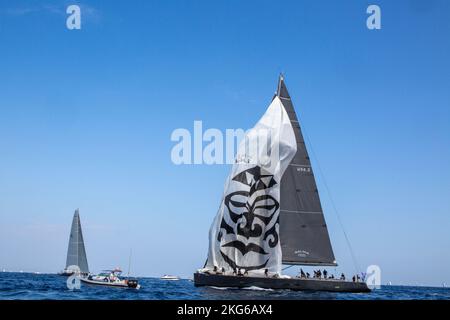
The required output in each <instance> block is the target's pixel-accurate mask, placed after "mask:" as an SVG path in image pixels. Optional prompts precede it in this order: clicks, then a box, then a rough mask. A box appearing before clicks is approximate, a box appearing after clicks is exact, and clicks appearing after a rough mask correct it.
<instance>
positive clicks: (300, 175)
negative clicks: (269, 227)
mask: <svg viewBox="0 0 450 320" xmlns="http://www.w3.org/2000/svg"><path fill="white" fill-rule="evenodd" d="M276 95H277V96H278V97H279V98H280V100H281V102H282V104H283V106H284V108H285V109H286V112H287V113H288V115H289V119H290V121H291V124H292V127H293V128H294V133H295V138H296V140H297V153H296V154H295V156H294V158H293V160H292V161H291V163H290V164H289V167H288V168H287V170H286V171H285V173H284V175H283V178H282V180H281V191H280V192H281V194H280V202H281V203H280V205H281V207H280V239H281V240H280V241H281V250H282V255H283V258H282V261H283V263H284V264H291V265H292V264H296V265H324V266H335V265H337V264H336V260H335V258H334V253H333V249H332V247H331V242H330V237H329V235H328V229H327V225H326V223H325V217H324V215H323V211H322V206H321V204H320V197H319V192H318V190H317V186H316V181H315V179H314V173H313V170H312V167H311V161H310V159H309V156H308V151H307V150H306V145H305V141H304V139H303V135H302V132H301V129H300V123H299V121H298V118H297V114H296V112H295V109H294V106H293V104H292V100H291V97H290V95H289V93H288V91H287V88H286V85H285V83H284V78H283V76H280V79H279V82H278V90H277V93H276Z"/></svg>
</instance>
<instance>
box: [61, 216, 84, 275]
mask: <svg viewBox="0 0 450 320" xmlns="http://www.w3.org/2000/svg"><path fill="white" fill-rule="evenodd" d="M77 269H79V270H77ZM78 272H79V273H80V274H82V275H87V274H89V266H88V262H87V257H86V249H85V246H84V240H83V232H82V230H81V222H80V212H79V209H77V210H76V211H75V213H74V215H73V220H72V228H71V230H70V237H69V247H68V249H67V259H66V267H65V268H64V270H63V271H62V272H61V273H60V275H63V276H70V275H72V274H74V273H78Z"/></svg>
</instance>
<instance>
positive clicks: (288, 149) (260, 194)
mask: <svg viewBox="0 0 450 320" xmlns="http://www.w3.org/2000/svg"><path fill="white" fill-rule="evenodd" d="M296 151H297V144H296V139H295V134H294V130H293V128H292V125H291V121H290V120H289V116H288V114H287V113H286V110H285V108H284V106H283V104H282V103H281V101H280V99H279V97H275V98H274V99H273V101H272V103H271V104H270V106H269V108H268V109H267V111H266V113H265V114H264V115H263V117H262V118H261V119H260V120H259V122H258V123H257V124H256V125H255V127H254V128H253V129H251V130H249V131H248V132H247V133H246V135H245V138H244V139H243V140H242V141H241V143H240V144H239V148H238V151H237V156H236V161H235V164H234V165H233V167H232V170H231V174H230V175H229V177H228V179H227V181H226V183H225V189H224V194H223V198H222V203H221V205H220V208H219V211H218V213H217V215H216V217H215V219H214V222H213V224H212V226H211V229H210V233H209V252H208V261H207V264H206V268H207V269H213V268H214V267H218V268H220V269H221V268H224V269H225V270H227V271H230V270H237V269H244V270H247V271H251V270H265V269H267V270H268V271H270V272H276V273H280V272H281V260H282V257H281V246H280V237H279V214H280V181H281V177H282V176H283V173H284V171H285V170H286V168H287V167H288V165H289V163H290V162H291V160H292V158H293V157H294V155H295V153H296Z"/></svg>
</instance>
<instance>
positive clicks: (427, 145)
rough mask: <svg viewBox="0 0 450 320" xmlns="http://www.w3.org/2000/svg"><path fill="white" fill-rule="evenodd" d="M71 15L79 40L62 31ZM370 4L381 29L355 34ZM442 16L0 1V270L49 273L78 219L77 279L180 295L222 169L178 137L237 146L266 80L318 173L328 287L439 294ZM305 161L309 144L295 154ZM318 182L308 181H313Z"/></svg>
mask: <svg viewBox="0 0 450 320" xmlns="http://www.w3.org/2000/svg"><path fill="white" fill-rule="evenodd" d="M70 4H79V5H80V7H81V10H82V29H81V30H68V29H67V28H66V18H67V16H68V15H67V14H66V13H65V10H66V7H67V6H68V5H70ZM369 4H378V5H379V6H380V7H381V10H382V29H381V30H375V31H373V30H372V31H371V30H368V29H367V27H366V19H367V17H368V15H367V14H366V8H367V6H368V5H369ZM449 12H450V2H449V1H446V0H433V1H430V0H428V1H419V0H402V1H381V0H374V1H362V0H361V1H357V0H355V1H276V2H275V1H261V0H257V1H256V0H252V1H237V0H232V1H219V0H215V1H88V0H86V1H83V2H81V3H80V2H77V1H14V2H11V1H4V0H0V150H1V154H0V269H2V268H5V269H10V270H26V271H40V272H56V271H59V270H61V269H62V268H63V267H64V264H65V258H66V250H67V242H68V236H69V230H70V223H71V219H72V215H73V212H74V210H75V209H76V208H80V213H81V220H82V225H83V229H84V236H85V241H86V246H87V248H86V249H87V254H88V260H89V264H90V267H91V271H94V272H95V271H99V270H101V269H103V268H109V267H114V266H116V265H119V266H122V267H123V268H125V269H126V268H127V264H128V255H129V251H130V248H132V250H133V259H132V260H133V265H132V270H133V272H134V273H135V274H137V275H144V276H159V275H162V274H165V273H169V274H177V275H181V276H191V274H192V272H193V271H194V270H196V269H197V268H199V267H202V265H203V263H204V261H205V258H206V254H207V245H208V241H207V237H208V229H209V226H210V224H211V222H212V219H213V217H214V215H215V214H216V211H217V208H218V206H219V202H220V199H221V192H222V189H223V183H224V181H225V178H226V176H227V175H228V172H229V170H230V167H229V166H228V165H181V166H175V165H174V164H172V162H171V159H170V152H171V149H172V147H173V146H174V144H175V143H174V142H172V141H170V135H171V133H172V131H173V130H174V129H177V128H187V129H190V130H192V128H193V122H194V120H202V121H203V126H204V128H218V129H221V130H225V129H227V128H249V127H251V126H253V125H254V124H255V123H256V121H257V120H258V119H259V118H260V116H261V115H262V114H263V113H264V111H265V109H266V107H267V106H268V103H269V102H270V100H271V98H272V94H273V92H274V91H275V89H276V83H277V77H278V74H279V72H284V73H285V76H286V83H287V85H288V89H289V91H290V93H291V96H292V98H293V100H294V104H295V107H296V109H297V112H298V114H299V117H300V120H301V122H302V125H303V128H304V130H305V131H306V134H307V135H308V136H309V138H310V142H311V143H312V146H313V148H314V151H315V154H316V158H314V157H311V158H312V161H313V168H315V169H316V173H317V180H318V186H319V191H320V193H321V197H322V202H323V207H324V211H325V215H326V219H327V223H328V225H329V230H330V233H331V239H332V242H333V247H334V251H335V255H336V258H337V260H338V263H339V264H340V267H339V268H338V270H337V271H341V270H342V271H345V272H347V273H351V272H353V263H352V260H351V257H350V254H349V250H348V247H347V245H346V242H345V239H344V236H343V233H342V229H341V228H340V226H339V223H338V220H337V217H336V214H335V213H334V211H333V209H332V203H331V201H330V198H329V197H328V195H327V192H326V189H325V187H324V177H325V179H326V182H327V184H328V187H329V189H330V191H331V194H332V196H333V199H334V202H335V204H336V207H337V208H338V211H339V213H340V216H341V219H342V221H343V224H344V227H345V229H346V231H347V233H348V236H349V238H350V241H351V244H352V246H353V249H354V251H355V254H356V256H357V259H358V263H359V265H360V266H361V267H366V266H368V265H370V264H377V265H379V266H380V267H381V269H382V281H383V283H385V282H387V281H392V282H393V283H400V284H427V285H440V284H441V283H442V282H444V281H445V282H447V283H450V273H449V272H448V270H449V265H450V250H449V248H450V236H449V230H450V169H449V164H450V124H449V122H450V59H449V57H450V20H449ZM308 145H309V144H308ZM319 164H320V167H321V169H322V172H323V176H321V175H319V174H318V165H319Z"/></svg>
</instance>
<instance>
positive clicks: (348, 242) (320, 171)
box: [302, 123, 361, 274]
mask: <svg viewBox="0 0 450 320" xmlns="http://www.w3.org/2000/svg"><path fill="white" fill-rule="evenodd" d="M302 128H303V132H304V133H305V136H306V139H307V140H308V143H309V146H310V148H309V149H310V150H311V152H312V155H313V157H314V160H316V163H317V168H318V169H319V174H320V176H321V178H322V181H323V184H324V186H325V189H326V190H327V194H328V197H329V198H330V202H331V206H332V207H333V211H334V213H335V215H336V217H337V220H338V222H339V225H340V227H341V229H342V232H343V234H344V237H345V241H346V242H347V246H348V248H349V250H350V255H351V257H352V260H353V266H354V268H355V270H356V273H357V274H358V273H360V270H361V269H360V267H359V264H358V261H357V260H356V256H355V253H354V251H353V247H352V245H351V243H350V239H349V237H348V235H347V232H346V231H345V228H344V224H343V223H342V220H341V216H340V214H339V212H338V210H337V207H336V204H335V203H334V200H333V197H332V195H331V191H330V188H329V187H328V183H327V181H326V179H325V175H324V173H323V171H322V168H321V166H320V163H319V159H318V158H317V156H316V152H315V151H314V148H313V145H312V143H311V139H310V138H309V135H308V132H307V131H306V128H305V125H304V123H303V126H302Z"/></svg>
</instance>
